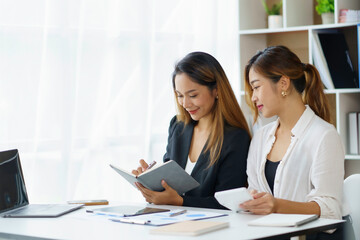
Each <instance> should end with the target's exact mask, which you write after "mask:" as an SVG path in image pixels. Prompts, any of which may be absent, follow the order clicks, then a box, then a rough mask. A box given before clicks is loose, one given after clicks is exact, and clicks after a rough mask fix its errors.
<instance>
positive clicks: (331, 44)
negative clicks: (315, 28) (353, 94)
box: [318, 31, 359, 88]
mask: <svg viewBox="0 0 360 240" xmlns="http://www.w3.org/2000/svg"><path fill="white" fill-rule="evenodd" d="M318 37H319V41H320V44H321V48H322V50H323V52H324V56H325V59H326V62H327V65H328V67H329V72H330V75H331V79H332V81H333V84H334V86H335V88H358V87H359V80H358V79H357V78H358V77H357V75H356V73H355V69H354V67H353V64H352V62H351V59H350V54H349V48H348V45H347V43H346V39H345V36H344V34H343V33H342V32H338V31H336V32H318Z"/></svg>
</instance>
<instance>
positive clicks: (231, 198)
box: [215, 187, 253, 212]
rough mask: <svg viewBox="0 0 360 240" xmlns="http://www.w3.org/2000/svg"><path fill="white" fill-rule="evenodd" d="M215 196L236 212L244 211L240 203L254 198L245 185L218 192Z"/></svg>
mask: <svg viewBox="0 0 360 240" xmlns="http://www.w3.org/2000/svg"><path fill="white" fill-rule="evenodd" d="M215 198H216V200H218V202H219V203H220V204H221V205H223V206H225V207H227V208H228V209H230V210H232V211H236V212H237V211H242V209H241V208H240V207H239V204H241V203H243V202H246V201H248V200H252V199H253V197H252V196H251V195H250V193H249V192H248V190H247V189H246V188H244V187H242V188H235V189H230V190H225V191H221V192H216V193H215Z"/></svg>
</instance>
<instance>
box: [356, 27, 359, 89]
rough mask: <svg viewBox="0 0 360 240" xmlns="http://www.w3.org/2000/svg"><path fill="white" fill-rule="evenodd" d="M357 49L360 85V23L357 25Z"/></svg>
mask: <svg viewBox="0 0 360 240" xmlns="http://www.w3.org/2000/svg"><path fill="white" fill-rule="evenodd" d="M356 29H357V49H358V53H357V55H358V79H359V86H360V23H359V24H358V25H357V28H356Z"/></svg>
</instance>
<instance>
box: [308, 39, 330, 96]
mask: <svg viewBox="0 0 360 240" xmlns="http://www.w3.org/2000/svg"><path fill="white" fill-rule="evenodd" d="M312 36H313V38H312V41H311V42H312V47H313V61H314V66H315V67H316V69H317V70H318V71H319V74H320V78H321V81H322V82H323V84H324V86H325V87H326V89H334V88H335V87H334V84H333V81H332V79H331V75H330V72H329V67H328V65H327V63H326V59H325V56H324V52H323V50H322V48H321V45H320V40H319V37H318V35H317V33H315V32H314V34H313V35H312Z"/></svg>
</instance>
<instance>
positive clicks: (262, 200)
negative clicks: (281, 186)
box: [240, 191, 277, 215]
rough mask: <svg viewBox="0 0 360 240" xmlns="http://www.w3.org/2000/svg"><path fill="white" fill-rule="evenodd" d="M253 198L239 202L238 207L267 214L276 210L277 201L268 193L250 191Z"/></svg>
mask: <svg viewBox="0 0 360 240" xmlns="http://www.w3.org/2000/svg"><path fill="white" fill-rule="evenodd" d="M251 194H252V196H253V197H254V200H249V201H246V202H244V203H242V204H240V207H241V208H242V209H244V210H248V211H250V212H252V213H255V214H263V215H264V214H269V213H274V212H276V209H277V201H276V198H274V197H273V195H271V194H270V193H265V192H261V193H257V192H256V191H255V192H251Z"/></svg>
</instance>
